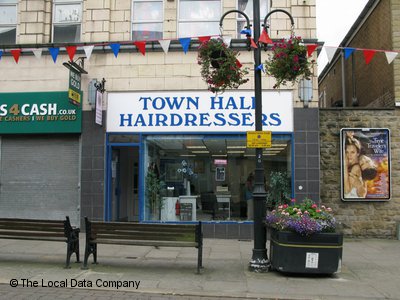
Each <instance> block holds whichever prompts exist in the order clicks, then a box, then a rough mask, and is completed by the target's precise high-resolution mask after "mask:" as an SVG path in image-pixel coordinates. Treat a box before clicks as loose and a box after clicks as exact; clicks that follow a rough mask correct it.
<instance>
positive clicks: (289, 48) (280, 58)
mask: <svg viewBox="0 0 400 300" xmlns="http://www.w3.org/2000/svg"><path fill="white" fill-rule="evenodd" d="M314 63H315V61H311V62H309V61H308V59H307V47H306V46H305V45H303V44H302V39H301V37H298V36H295V35H294V34H293V35H292V36H291V37H290V38H289V39H282V40H281V41H280V42H277V43H274V45H273V47H272V53H271V54H270V56H269V58H268V59H267V60H266V62H265V65H266V73H267V74H268V75H270V76H272V77H274V78H275V79H276V84H275V85H274V88H279V87H280V86H281V85H285V84H287V83H292V85H294V84H295V83H296V82H298V81H299V80H300V79H301V78H306V79H310V76H312V65H313V64H314Z"/></svg>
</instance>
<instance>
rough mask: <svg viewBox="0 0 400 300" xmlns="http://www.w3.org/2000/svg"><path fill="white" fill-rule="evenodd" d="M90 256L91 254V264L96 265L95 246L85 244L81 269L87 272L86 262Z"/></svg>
mask: <svg viewBox="0 0 400 300" xmlns="http://www.w3.org/2000/svg"><path fill="white" fill-rule="evenodd" d="M90 254H93V263H95V264H97V244H91V243H89V244H86V249H85V257H84V259H83V266H82V269H84V270H87V269H88V266H87V264H88V260H89V256H90Z"/></svg>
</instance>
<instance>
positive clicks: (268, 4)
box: [236, 0, 271, 39]
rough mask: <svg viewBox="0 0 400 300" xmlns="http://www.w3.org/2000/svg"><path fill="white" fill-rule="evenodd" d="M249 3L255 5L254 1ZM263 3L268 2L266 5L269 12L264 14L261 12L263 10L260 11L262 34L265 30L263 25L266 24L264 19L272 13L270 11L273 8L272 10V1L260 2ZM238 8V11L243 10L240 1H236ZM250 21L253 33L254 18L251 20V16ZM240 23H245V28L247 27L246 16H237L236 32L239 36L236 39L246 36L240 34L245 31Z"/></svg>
mask: <svg viewBox="0 0 400 300" xmlns="http://www.w3.org/2000/svg"><path fill="white" fill-rule="evenodd" d="M249 1H252V2H253V3H254V0H249ZM261 1H265V2H266V4H267V11H266V12H263V11H261V9H260V26H261V28H260V32H261V30H262V29H263V28H262V25H263V23H264V18H265V16H266V15H267V14H268V13H269V12H270V10H271V8H270V1H269V0H260V2H261ZM236 8H237V9H238V10H241V9H240V8H239V0H237V1H236ZM241 11H243V10H241ZM249 19H250V24H251V25H252V27H251V31H252V32H253V30H254V29H253V27H254V20H253V19H252V18H250V16H249ZM239 22H244V26H246V19H245V17H244V16H242V15H241V14H237V17H236V32H237V36H236V38H238V39H239V38H245V35H243V34H240V31H242V30H243V29H245V28H244V27H243V28H239Z"/></svg>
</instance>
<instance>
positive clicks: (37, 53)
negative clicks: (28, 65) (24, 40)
mask: <svg viewBox="0 0 400 300" xmlns="http://www.w3.org/2000/svg"><path fill="white" fill-rule="evenodd" d="M32 52H33V55H35V57H36V58H37V59H39V58H41V57H42V52H43V49H42V48H38V49H32Z"/></svg>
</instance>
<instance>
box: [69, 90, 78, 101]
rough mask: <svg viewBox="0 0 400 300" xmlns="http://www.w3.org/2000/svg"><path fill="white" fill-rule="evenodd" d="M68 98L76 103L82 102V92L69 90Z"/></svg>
mask: <svg viewBox="0 0 400 300" xmlns="http://www.w3.org/2000/svg"><path fill="white" fill-rule="evenodd" d="M68 98H69V100H71V102H73V103H74V104H80V103H81V94H79V93H77V92H75V91H74V90H72V89H69V90H68Z"/></svg>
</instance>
